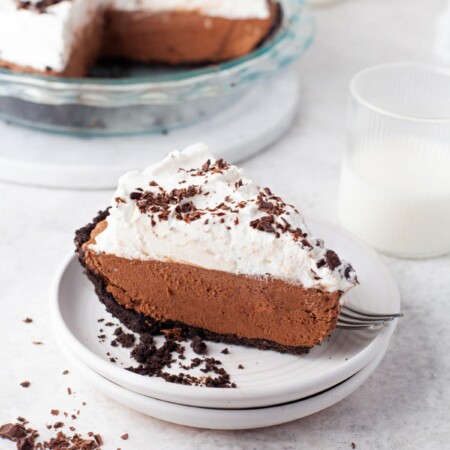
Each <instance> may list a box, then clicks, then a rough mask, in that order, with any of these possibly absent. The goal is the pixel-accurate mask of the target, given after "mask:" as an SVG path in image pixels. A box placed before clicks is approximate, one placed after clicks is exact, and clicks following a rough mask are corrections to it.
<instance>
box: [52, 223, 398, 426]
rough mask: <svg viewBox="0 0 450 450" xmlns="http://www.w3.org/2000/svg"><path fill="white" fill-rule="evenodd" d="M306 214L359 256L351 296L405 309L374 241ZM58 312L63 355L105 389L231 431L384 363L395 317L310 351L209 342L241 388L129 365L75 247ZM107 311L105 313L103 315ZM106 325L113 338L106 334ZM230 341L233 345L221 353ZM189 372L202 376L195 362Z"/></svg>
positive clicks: (273, 417) (291, 414) (318, 402)
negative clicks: (180, 379) (370, 244)
mask: <svg viewBox="0 0 450 450" xmlns="http://www.w3.org/2000/svg"><path fill="white" fill-rule="evenodd" d="M308 222H309V225H310V227H311V229H312V230H313V232H314V233H315V234H316V235H317V236H321V237H323V238H324V240H325V242H326V243H327V246H329V247H330V248H333V249H335V250H336V251H337V252H338V253H339V254H340V255H341V256H342V257H343V258H345V259H347V260H349V261H351V262H352V264H353V265H354V267H355V269H356V271H357V273H358V278H359V281H360V285H359V286H358V287H356V288H355V289H353V290H352V291H351V292H350V294H349V295H348V302H349V303H350V304H352V305H353V306H356V307H361V308H362V309H364V310H369V311H373V312H375V313H396V312H399V311H400V297H399V293H398V289H397V287H396V285H395V283H394V282H393V280H392V278H391V276H390V275H389V273H388V272H387V271H386V269H385V267H384V266H383V264H382V263H381V261H380V260H379V258H378V257H377V255H376V254H375V253H374V252H373V251H372V250H370V249H368V248H367V247H366V246H364V245H363V244H361V243H360V242H359V241H357V240H355V238H353V237H352V236H350V235H349V234H347V233H345V232H343V231H342V230H341V229H339V228H337V227H335V226H332V225H330V224H325V223H323V222H319V221H315V220H311V219H310V220H309V221H308ZM52 318H53V325H54V329H55V333H56V337H57V339H58V342H59V343H60V344H61V347H62V348H63V350H64V354H65V355H66V356H67V357H68V358H69V360H70V362H72V364H73V365H74V366H76V368H77V369H78V370H79V372H80V373H81V374H82V375H83V376H84V377H85V378H86V380H87V381H88V382H89V383H91V384H92V385H93V386H95V387H96V388H97V389H98V390H99V391H101V392H103V393H104V394H106V395H107V396H109V397H111V398H112V399H114V400H116V401H118V402H119V403H122V404H124V405H126V406H128V407H130V408H132V409H135V410H137V411H140V412H142V413H144V414H148V415H150V416H152V417H156V418H159V419H162V420H167V421H169V422H174V423H177V424H181V425H187V426H193V427H200V428H213V429H229V430H231V429H248V428H259V427H266V426H271V425H277V424H280V423H285V422H289V421H292V420H295V419H299V418H301V417H305V416H307V415H310V414H313V413H316V412H318V411H320V410H322V409H324V408H327V407H329V406H331V405H333V404H335V403H337V402H339V401H340V400H342V399H343V398H345V397H346V396H348V395H350V394H351V393H352V392H353V391H354V390H356V389H357V388H358V387H359V386H361V384H362V383H363V382H364V381H365V380H366V379H367V378H368V377H369V375H370V374H371V373H372V372H373V371H374V370H375V369H376V367H377V365H378V363H379V362H380V361H381V359H382V358H383V356H384V354H385V352H386V350H387V348H388V345H389V341H390V338H391V336H392V333H393V332H394V329H395V326H396V321H393V322H391V323H388V324H387V325H386V326H384V327H383V328H382V329H378V330H364V331H346V330H336V331H335V332H334V333H333V334H332V335H331V336H330V337H329V338H327V339H326V340H325V341H324V342H323V343H322V344H321V345H320V346H317V347H315V348H314V349H313V350H312V351H311V352H310V353H309V354H307V355H302V356H294V355H282V354H279V353H276V352H272V351H261V350H257V349H251V348H246V347H241V346H230V345H224V344H218V343H208V356H212V357H214V358H216V359H218V360H220V361H222V364H223V367H224V368H225V369H226V371H227V372H228V373H229V374H230V376H231V379H232V381H233V382H235V383H236V384H237V388H236V389H219V388H207V387H201V386H185V385H179V384H173V383H168V382H166V381H164V380H163V379H161V378H157V377H145V376H142V375H138V374H136V373H133V372H130V371H128V370H125V367H129V366H133V365H134V366H135V365H137V363H136V361H133V360H132V359H131V358H130V355H129V353H130V351H129V349H124V348H121V347H112V346H111V345H110V342H111V340H112V339H113V335H112V333H113V331H114V328H115V327H106V326H105V325H104V324H105V323H106V322H108V321H111V322H113V323H115V324H118V325H120V324H119V323H118V321H117V320H116V319H114V318H113V317H111V316H110V315H109V314H108V313H107V312H106V311H105V309H104V307H103V305H102V304H101V303H100V302H99V300H98V299H97V298H96V295H95V294H94V291H93V288H92V286H91V284H90V282H89V281H88V280H87V279H86V278H85V276H84V275H83V273H82V269H81V267H80V265H79V263H78V262H77V261H76V259H75V257H74V256H72V255H71V256H70V258H68V260H67V261H65V263H64V264H63V265H62V267H61V269H60V271H59V273H58V274H57V276H56V279H55V283H54V288H53V294H52ZM99 318H104V319H105V320H104V321H103V322H100V323H99V322H98V319H99ZM100 329H102V330H103V331H100ZM102 334H105V335H106V336H107V337H106V339H102V342H100V340H99V338H98V336H99V335H102ZM158 339H160V342H162V338H157V340H158ZM185 346H186V353H185V355H186V360H185V361H190V358H194V357H195V356H197V355H195V354H194V353H190V352H191V348H190V346H189V344H187V343H185ZM225 347H227V348H228V350H229V353H228V354H222V353H221V351H222V350H223V349H224V348H225ZM110 357H113V358H115V359H116V360H117V361H116V363H112V362H111V361H110ZM239 365H243V366H244V368H243V369H240V368H239V367H238V366H239ZM197 370H198V369H197ZM168 371H169V372H170V371H172V372H173V373H178V372H180V368H179V367H178V364H176V363H175V364H173V367H172V368H171V369H169V370H168ZM189 373H190V374H191V375H194V376H195V375H204V374H202V373H201V372H198V373H196V372H195V369H192V370H191V371H189Z"/></svg>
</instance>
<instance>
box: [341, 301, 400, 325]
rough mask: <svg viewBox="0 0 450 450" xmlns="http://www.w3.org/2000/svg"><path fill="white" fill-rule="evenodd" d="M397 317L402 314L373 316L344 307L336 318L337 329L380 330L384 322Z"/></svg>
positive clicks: (350, 307)
mask: <svg viewBox="0 0 450 450" xmlns="http://www.w3.org/2000/svg"><path fill="white" fill-rule="evenodd" d="M399 317H403V314H402V313H397V314H375V313H371V312H369V311H364V310H361V309H356V308H354V307H352V306H348V305H344V306H343V308H342V310H341V313H340V314H339V317H338V322H337V328H339V329H341V330H365V329H368V328H369V329H370V328H380V327H382V326H383V325H385V324H386V322H391V321H392V320H395V319H397V318H399Z"/></svg>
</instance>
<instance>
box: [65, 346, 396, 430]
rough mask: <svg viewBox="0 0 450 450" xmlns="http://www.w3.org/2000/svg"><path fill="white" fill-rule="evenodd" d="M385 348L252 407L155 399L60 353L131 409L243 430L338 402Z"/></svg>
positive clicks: (373, 366) (369, 370)
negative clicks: (320, 381)
mask: <svg viewBox="0 0 450 450" xmlns="http://www.w3.org/2000/svg"><path fill="white" fill-rule="evenodd" d="M386 349H387V345H386V347H385V348H384V349H382V351H381V352H380V353H379V354H378V355H377V357H376V358H375V359H373V360H372V361H371V362H370V363H369V364H368V365H367V366H365V367H363V368H362V369H361V370H360V371H359V372H357V373H356V374H354V375H353V376H351V377H350V378H349V379H347V380H346V381H343V382H342V383H340V384H339V385H337V386H334V387H332V388H331V389H328V390H326V391H324V392H321V393H318V394H315V395H313V396H311V397H308V398H305V399H303V400H299V401H296V402H291V403H287V404H284V405H277V406H272V407H267V408H255V409H214V408H198V407H193V406H184V405H177V404H175V403H170V402H165V401H162V400H156V399H154V398H150V397H146V396H144V395H140V394H136V393H135V392H132V391H129V390H127V389H125V388H123V387H121V386H119V385H117V384H114V383H113V382H111V381H109V380H107V379H106V378H104V377H102V376H101V375H99V374H98V373H96V372H95V371H93V370H92V369H89V368H88V367H87V366H85V365H84V364H82V363H80V361H78V360H77V359H76V357H75V356H74V355H73V354H71V352H70V351H64V356H65V357H66V358H67V359H68V360H69V362H70V363H71V364H72V365H73V366H74V368H75V370H76V371H77V372H79V373H80V374H81V376H82V377H83V378H85V379H86V381H87V382H88V383H89V384H91V385H92V386H93V387H94V388H96V389H97V390H98V391H100V392H102V393H103V394H105V395H106V396H108V397H110V398H111V399H113V400H115V401H117V402H118V403H121V404H122V405H125V406H127V407H129V408H131V409H133V410H135V411H138V412H141V413H143V414H147V415H149V416H151V417H154V418H156V419H161V420H165V421H167V422H172V423H176V424H178V425H185V426H189V427H196V428H208V429H216V430H244V429H252V428H263V427H269V426H272V425H280V424H282V423H286V422H292V421H293V420H296V419H301V418H302V417H306V416H309V415H311V414H315V413H317V412H319V411H322V410H323V409H325V408H328V407H330V406H332V405H334V404H336V403H338V402H340V401H341V400H343V399H344V398H345V397H347V396H348V395H350V394H351V393H352V392H354V391H355V390H356V389H358V388H359V387H360V386H361V385H362V384H363V383H364V381H366V380H367V378H369V376H370V375H371V373H372V372H373V371H374V370H375V369H376V368H377V366H378V364H379V363H380V361H381V359H382V358H383V356H384V353H385V351H386Z"/></svg>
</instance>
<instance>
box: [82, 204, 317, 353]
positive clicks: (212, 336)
mask: <svg viewBox="0 0 450 450" xmlns="http://www.w3.org/2000/svg"><path fill="white" fill-rule="evenodd" d="M108 215H109V212H108V210H105V211H101V212H99V213H98V215H97V217H95V218H94V220H93V221H92V223H90V224H88V225H86V226H85V227H83V228H81V229H79V230H78V231H76V233H75V246H76V253H77V255H78V259H79V261H80V263H81V265H82V266H83V267H84V269H85V273H86V275H87V277H88V278H89V279H90V280H91V282H92V283H93V285H94V288H95V293H96V294H97V296H98V297H99V299H100V301H101V302H102V303H103V304H104V305H105V306H106V310H107V311H108V312H109V313H111V314H112V315H113V316H115V317H116V318H117V319H118V320H119V321H120V322H121V323H123V324H124V325H125V326H127V327H128V328H129V329H131V330H133V331H135V332H137V333H151V334H159V333H161V332H162V330H166V329H172V328H181V329H182V330H183V331H184V333H185V334H186V335H187V336H188V337H194V336H200V337H201V338H203V339H206V340H210V341H215V342H223V343H227V344H237V345H244V346H249V347H255V348H258V349H260V350H275V351H277V352H279V353H291V354H296V355H300V354H303V353H307V352H308V351H309V350H310V348H311V347H303V346H285V345H280V344H278V343H276V342H273V341H270V340H266V339H247V338H243V337H239V336H236V335H233V334H220V333H215V332H212V331H210V330H207V329H204V328H199V327H193V326H189V325H187V324H185V323H181V322H176V321H171V320H156V319H154V318H152V317H150V316H148V315H144V314H141V313H139V312H136V311H134V310H131V309H127V308H125V307H124V306H122V305H120V304H119V303H118V302H117V300H116V299H115V298H114V296H113V295H112V294H111V293H110V292H108V290H107V286H106V284H105V282H104V281H103V279H102V278H101V277H100V276H99V275H97V274H95V273H94V272H93V271H91V270H90V269H89V268H88V267H87V265H86V261H85V250H84V249H83V244H85V243H86V242H88V241H89V239H90V237H91V233H92V231H93V230H94V229H95V227H96V226H97V225H98V224H99V223H100V222H102V221H103V220H105V219H106V217H108Z"/></svg>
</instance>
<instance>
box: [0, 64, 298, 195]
mask: <svg viewBox="0 0 450 450" xmlns="http://www.w3.org/2000/svg"><path fill="white" fill-rule="evenodd" d="M268 92H270V95H267V93H268ZM298 96H299V79H298V75H297V74H296V73H295V72H293V71H287V72H285V73H283V74H280V76H278V77H276V78H275V79H273V80H269V81H266V82H261V83H257V84H256V85H255V87H254V88H253V89H252V90H251V91H250V92H249V93H247V94H246V95H244V96H243V98H242V99H241V100H240V101H238V102H237V103H236V104H234V105H232V106H230V107H229V108H226V109H225V110H224V111H223V112H221V113H219V114H217V115H215V116H214V117H211V118H210V119H206V120H204V121H202V122H199V123H197V124H195V125H191V126H188V127H185V128H180V129H177V130H173V131H170V133H169V134H168V135H162V134H147V135H140V136H134V137H133V136H127V137H110V138H93V139H87V138H77V137H72V136H64V135H58V134H50V133H44V132H40V131H34V130H30V129H27V128H21V127H17V126H13V125H7V124H5V123H3V122H0V179H2V180H5V181H10V182H15V183H21V184H31V185H36V186H49V187H60V188H86V189H103V188H114V187H115V186H116V184H117V180H118V179H119V177H120V176H121V175H123V173H124V172H127V171H129V170H134V169H137V168H140V167H146V166H148V165H149V164H152V163H154V162H157V161H159V160H160V159H162V158H163V157H164V156H166V155H167V153H169V152H170V151H172V150H175V149H182V148H185V147H187V146H188V145H190V144H193V143H195V142H198V141H205V142H206V143H207V144H208V145H209V146H210V147H211V148H212V149H213V150H214V154H215V155H217V156H220V157H222V158H225V159H226V160H227V161H230V162H233V163H235V162H238V161H240V160H243V159H245V158H248V157H249V156H251V155H253V154H255V153H257V152H259V151H261V150H263V149H264V148H266V147H268V146H269V145H270V144H272V143H273V142H274V141H276V140H277V139H278V138H279V137H280V136H282V135H283V134H284V133H285V132H286V131H287V130H288V129H289V127H290V126H291V123H292V120H293V118H294V116H295V114H296V111H297V104H298Z"/></svg>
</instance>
